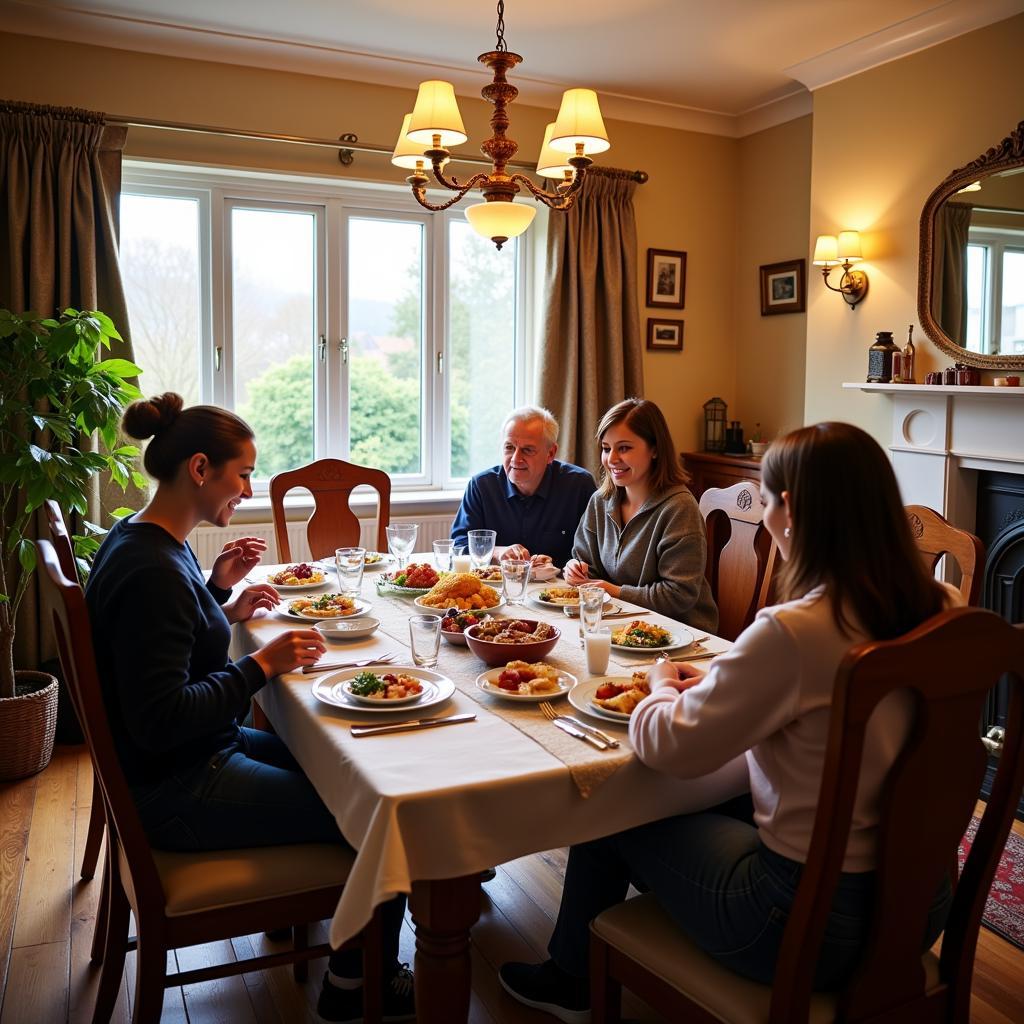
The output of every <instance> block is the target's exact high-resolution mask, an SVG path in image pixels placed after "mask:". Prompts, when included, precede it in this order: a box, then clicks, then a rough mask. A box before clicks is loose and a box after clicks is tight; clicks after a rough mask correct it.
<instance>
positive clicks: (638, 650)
mask: <svg viewBox="0 0 1024 1024" xmlns="http://www.w3.org/2000/svg"><path fill="white" fill-rule="evenodd" d="M623 625H624V626H628V625H629V623H628V622H623ZM619 628H621V627H619V626H613V627H612V632H613V633H614V632H615V630H616V629H619ZM669 632H671V634H672V639H671V640H670V641H669V642H668V643H667V644H661V645H659V646H658V647H627V646H626V645H624V644H616V643H613V644H612V650H613V651H624V652H625V653H626V654H650V653H651V652H652V651H654V652H655V653H657V652H658V651H674V650H676V648H678V647H689V646H690V644H692V643H693V634H692V633H691V632H690V631H689V630H688V629H684V628H683V627H682V626H676V627H675V628H674V629H672V630H670V631H669Z"/></svg>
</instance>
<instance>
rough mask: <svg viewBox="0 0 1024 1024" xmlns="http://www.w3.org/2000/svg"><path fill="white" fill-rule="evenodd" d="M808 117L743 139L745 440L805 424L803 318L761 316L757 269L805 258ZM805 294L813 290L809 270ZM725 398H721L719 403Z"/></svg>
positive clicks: (740, 327) (740, 279)
mask: <svg viewBox="0 0 1024 1024" xmlns="http://www.w3.org/2000/svg"><path fill="white" fill-rule="evenodd" d="M811 128H812V119H811V117H809V116H808V117H801V118H798V119H797V120H795V121H789V122H788V123H786V124H782V125H779V126H778V127H775V128H769V129H767V130H766V131H762V132H757V133H755V134H754V135H748V136H747V137H746V138H744V139H741V140H740V152H739V158H740V162H739V190H738V194H737V202H736V209H737V225H736V406H735V409H733V407H732V406H731V405H730V407H729V416H730V417H731V418H733V419H739V420H741V422H742V423H743V428H744V430H745V431H746V434H747V436H748V437H749V436H750V435H751V433H752V432H753V430H754V425H755V423H758V422H760V424H761V436H762V438H763V439H765V440H770V439H771V438H772V437H775V436H776V435H777V434H780V433H784V432H785V431H787V430H792V429H793V428H794V427H799V426H801V425H802V424H803V416H804V373H805V367H804V359H805V355H806V336H807V314H806V313H784V314H777V315H774V316H761V278H760V267H761V266H763V265H764V264H766V263H781V262H784V261H788V260H797V259H806V258H807V234H808V231H809V230H810V227H809V224H810V201H809V196H810V190H811ZM807 269H808V277H807V282H806V287H807V288H808V289H813V288H814V287H815V285H816V284H817V283H818V281H817V278H816V276H815V271H814V268H812V267H808V268H807ZM723 397H724V396H723Z"/></svg>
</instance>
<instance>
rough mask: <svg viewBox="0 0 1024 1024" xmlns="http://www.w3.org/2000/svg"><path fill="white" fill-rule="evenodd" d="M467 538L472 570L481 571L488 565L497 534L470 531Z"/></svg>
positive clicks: (492, 531) (485, 531)
mask: <svg viewBox="0 0 1024 1024" xmlns="http://www.w3.org/2000/svg"><path fill="white" fill-rule="evenodd" d="M468 536H469V558H470V561H471V562H472V563H473V568H474V569H482V568H483V567H484V566H485V565H490V564H491V558H492V557H493V555H494V545H495V543H496V542H497V540H498V534H497V533H496V532H495V531H494V530H470V531H469V534H468Z"/></svg>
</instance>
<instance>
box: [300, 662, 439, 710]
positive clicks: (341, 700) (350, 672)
mask: <svg viewBox="0 0 1024 1024" xmlns="http://www.w3.org/2000/svg"><path fill="white" fill-rule="evenodd" d="M360 672H380V673H381V674H382V675H383V674H384V673H385V672H394V673H395V675H398V673H399V672H404V673H405V674H406V675H409V676H415V677H416V678H417V679H419V680H421V681H422V683H423V693H422V694H421V695H420V697H419V699H418V700H416V701H414V702H411V703H409V704H406V703H400V704H399V705H398V706H397V707H396V706H395V702H394V701H376V702H374V703H373V704H358V703H356V699H355V697H349V696H348V695H347V694H346V693H345V692H344V690H343V689H342V688H341V684H342V683H344V682H345V681H346V680H349V679H354V678H355V677H356V676H357V675H359V673H360ZM428 684H429V685H428ZM428 690H430V691H432V692H431V695H430V696H428V695H427V691H428ZM312 692H313V696H314V697H316V699H317V700H319V701H322V702H323V703H324V704H330V706H331V707H334V708H344V709H345V710H346V711H365V712H367V713H369V714H381V713H384V714H386V713H387V712H389V711H391V712H394V711H407V710H409V709H415V710H416V711H420V710H422V709H423V708H429V707H433V706H434V705H435V704H440V703H441V702H442V701H446V700H447V699H448V698H449V697H450V696H451V695H452V694H453V693H454V692H455V684H454V683H453V682H452V681H451V680H450V679H449V678H448V677H447V676H443V675H441V673H440V672H431V671H430V669H427V668H415V667H414V666H411V665H378V666H377V667H376V668H374V667H373V666H370V667H369V668H343V669H340V670H339V671H337V672H327V673H325V674H324V675H323V676H320V677H318V678H317V679H316V680H314V682H313V690H312Z"/></svg>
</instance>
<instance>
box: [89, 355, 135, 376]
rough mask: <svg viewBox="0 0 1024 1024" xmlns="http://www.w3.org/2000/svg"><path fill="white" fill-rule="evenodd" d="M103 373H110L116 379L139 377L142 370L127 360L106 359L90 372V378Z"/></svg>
mask: <svg viewBox="0 0 1024 1024" xmlns="http://www.w3.org/2000/svg"><path fill="white" fill-rule="evenodd" d="M101 373H110V374H113V375H114V376H116V377H137V376H138V375H139V374H140V373H142V369H141V368H140V367H138V366H136V365H135V363H133V362H130V361H129V360H127V359H104V360H103V361H102V362H99V363H96V364H95V365H94V366H93V367H91V368H90V370H89V375H90V376H97V375H99V374H101Z"/></svg>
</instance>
